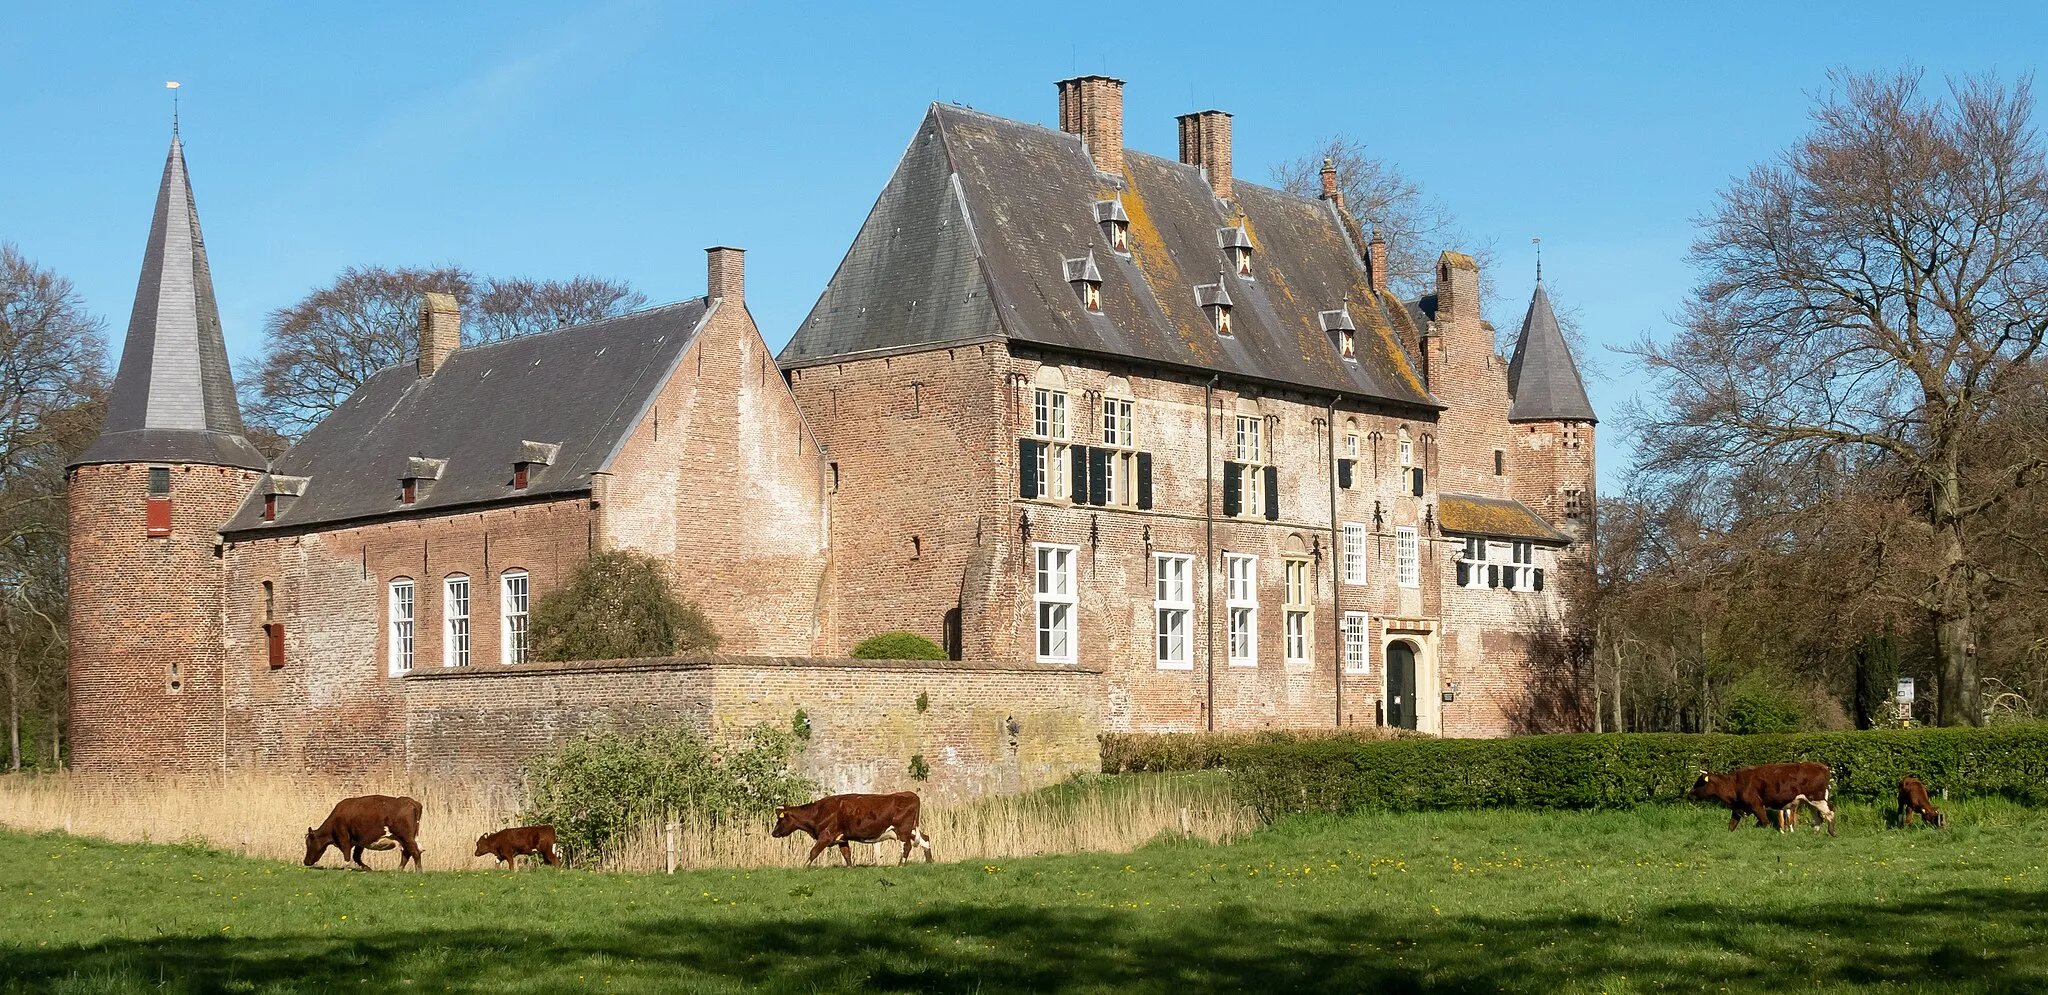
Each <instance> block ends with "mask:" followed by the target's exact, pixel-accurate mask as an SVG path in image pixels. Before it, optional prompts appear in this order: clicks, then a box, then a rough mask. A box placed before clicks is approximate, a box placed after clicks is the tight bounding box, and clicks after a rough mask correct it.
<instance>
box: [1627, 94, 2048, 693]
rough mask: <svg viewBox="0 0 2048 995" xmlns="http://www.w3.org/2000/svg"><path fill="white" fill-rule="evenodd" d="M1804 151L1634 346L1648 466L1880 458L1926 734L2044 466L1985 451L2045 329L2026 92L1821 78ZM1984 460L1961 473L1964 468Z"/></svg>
mask: <svg viewBox="0 0 2048 995" xmlns="http://www.w3.org/2000/svg"><path fill="white" fill-rule="evenodd" d="M1832 83H1833V89H1832V91H1831V92H1830V93H1828V94H1827V95H1826V96H1824V97H1823V98H1822V99H1821V100H1820V101H1819V103H1818V106H1817V107H1816V108H1815V110H1814V113H1813V120H1814V126H1813V129H1812V131H1811V132H1810V133H1809V134H1808V135H1807V137H1806V138H1805V139H1804V140H1803V141H1801V142H1799V143H1798V144H1797V145H1795V146H1793V147H1792V148H1791V149H1789V150H1788V151H1787V152H1786V153H1785V154H1784V155H1783V157H1782V158H1781V160H1780V161H1778V162H1776V163H1773V164H1767V165H1761V166H1758V167H1756V168H1755V169H1753V170H1752V171H1751V172H1750V173H1749V175H1748V176H1746V177H1744V178H1743V179H1741V180H1739V181H1737V182H1736V183H1735V184H1734V185H1733V186H1732V187H1731V188H1730V189H1728V190H1727V191H1726V192H1725V193H1724V194H1723V196H1722V200H1721V204H1720V206H1719V208H1718V209H1717V210H1716V211H1715V212H1714V213H1713V214H1712V215H1710V216H1708V217H1706V218H1705V219H1703V220H1702V221H1701V228H1702V231H1701V235H1700V237H1699V239H1698V241H1697V242H1696V243H1695V244H1694V246H1693V259H1694V261H1695V263H1696V264H1697V265H1698V266H1700V268H1701V269H1702V270H1703V271H1704V280H1703V283H1702V284H1701V286H1700V287H1699V288H1698V289H1697V290H1696V291H1695V292H1694V295H1693V299H1692V300H1691V302H1690V303H1689V305H1688V308H1687V311H1686V315H1685V325H1684V328H1683V329H1682V330H1681V331H1680V333H1679V334H1678V335H1677V336H1676V337H1675V338H1674V339H1673V340H1672V341H1671V342H1670V343H1669V344H1668V345H1660V344H1657V343H1654V342H1649V341H1645V342H1643V343H1642V344H1640V345H1639V346H1637V347H1636V349H1635V350H1634V351H1635V353H1636V355H1638V356H1639V357H1640V358H1641V359H1642V361H1643V362H1644V363H1645V364H1646V366H1647V367H1648V370H1649V372H1650V374H1651V375H1652V376H1653V377H1654V378H1655V379H1656V381H1657V382H1658V384H1659V385H1660V387H1661V388H1662V391H1663V399H1664V402H1665V404H1666V408H1665V410H1664V411H1662V412H1661V413H1658V414H1656V415H1655V416H1654V417H1652V418H1651V419H1650V420H1649V421H1648V422H1647V424H1646V425H1645V427H1644V434H1643V442H1644V452H1645V454H1646V462H1645V466H1646V468H1647V469H1648V470H1650V471H1651V472H1653V473H1654V472H1669V473H1699V472H1702V471H1707V470H1710V469H1718V470H1720V471H1723V472H1728V471H1735V472H1740V471H1743V470H1745V469H1753V468H1773V467H1798V466H1801V465H1809V464H1811V463H1813V462H1814V461H1817V460H1819V459H1822V458H1824V457H1837V456H1839V457H1840V458H1841V459H1842V460H1843V461H1844V462H1845V463H1848V462H1857V461H1858V457H1861V460H1860V461H1861V462H1865V463H1882V464H1884V465H1887V466H1889V467H1891V468H1892V469H1894V470H1895V471H1896V472H1897V473H1899V474H1900V475H1901V478H1902V479H1903V480H1905V481H1906V482H1907V483H1908V485H1909V486H1910V487H1911V488H1912V489H1913V491H1914V492H1915V494H1916V496H1917V498H1918V501H1917V502H1916V503H1917V507H1916V508H1915V509H1914V518H1915V527H1916V529H1917V530H1918V532H1919V533H1920V535H1921V538H1922V539H1923V542H1924V547H1925V555H1924V556H1921V557H1916V558H1914V559H1913V560H1912V561H1910V562H1905V563H1900V564H1898V566H1899V567H1900V569H1904V570H1909V571H1912V572H1914V574H1915V575H1916V576H1917V578H1918V580H1919V582H1920V583H1919V587H1918V593H1917V600H1918V605H1919V607H1920V609H1922V610H1924V611H1925V612H1926V613H1927V616H1928V618H1929V620H1930V625H1931V628H1932V629H1933V631H1934V634H1935V637H1936V643H1937V645H1938V647H1939V664H1940V677H1941V680H1940V688H1939V710H1938V717H1939V721H1940V722H1941V723H1942V724H1944V725H1957V724H1972V725H1974V724H1978V723H1981V722H1982V721H1983V712H1982V709H1981V707H1980V704H1979V701H1978V695H1979V691H1980V689H1979V681H1978V666H1977V660H1976V656H1975V655H1976V649H1977V646H1976V643H1977V638H1978V634H1979V633H1978V628H1979V624H1978V623H1979V615H1980V612H1981V610H1982V608H1983V606H1984V604H1985V601H1986V599H1987V597H1988V596H1989V595H1990V593H1991V591H1992V590H1993V588H1994V587H1996V586H1997V585H1999V584H2001V583H2004V582H2007V581H2009V580H2010V578H2007V577H2004V576H2001V575H2000V574H1999V573H1998V572H1997V571H1996V570H1995V569H1993V567H1992V565H1991V560H1990V559H1989V558H1988V557H1987V555H1986V548H1985V547H1986V546H1987V545H1989V544H1991V543H1993V542H1998V541H2002V540H2001V539H2000V538H1999V537H1997V536H1994V535H1991V534H1989V533H1988V531H1987V530H1988V527H1989V526H1990V525H1991V524H1992V523H1993V522H1995V520H1996V518H1997V516H1998V515H1999V514H2001V513H2002V512H2003V511H2004V510H2005V508H2006V505H2007V504H2008V503H2009V502H2011V501H2013V500H2014V499H2015V498H2017V497H2019V496H2020V495H2022V494H2024V493H2025V488H2026V486H2027V484H2028V483H2029V482H2031V481H2032V480H2034V479H2036V478H2038V477H2039V476H2040V475H2041V473H2042V470H2043V469H2044V467H2048V446H2044V440H2043V439H2042V438H2040V437H2039V436H2038V435H2033V436H2023V437H2020V438H2010V437H2008V438H2002V439H2000V440H1999V441H2000V444H1999V446H1998V448H1997V449H1996V450H1995V451H1994V450H1988V449H1987V448H1986V443H1987V442H1988V441H1990V440H1989V439H1988V438H1987V431H1986V430H1987V425H1988V424H1989V423H1990V422H1991V420H1992V418H1993V415H1994V414H1995V413H1996V412H1997V411H1998V410H2000V408H2001V406H2003V405H2008V404H2012V403H2017V402H2018V400H2019V399H2020V398H2021V397H2024V396H2034V395H2033V393H2032V392H2034V391H2036V390H2038V383H2039V380H2040V375H2041V369H2040V362H2039V360H2040V351H2041V344H2042V338H2043V334H2044V331H2048V261H2044V252H2048V168H2044V158H2043V146H2042V143H2041V141H2040V138H2039V136H2038V135H2037V134H2036V132H2035V131H2034V130H2033V129H2032V127H2031V115H2032V110H2033V100H2032V94H2031V85H2030V83H2029V81H2027V80H2021V81H2019V82H2018V83H2016V84H2014V85H2012V86H2007V85H2005V84H2003V83H2001V82H1999V81H1997V80H1995V79H1991V78H1977V79H1970V80H1966V81H1962V82H1957V83H1952V84H1951V85H1950V86H1949V87H1948V88H1947V90H1946V92H1945V93H1943V94H1937V95H1933V96H1930V95H1929V94H1927V93H1926V92H1924V91H1923V89H1922V85H1921V78H1920V76H1919V75H1918V74H1914V73H1902V74H1896V75H1889V76H1865V75H1838V76H1835V77H1833V78H1832ZM1994 455H1995V458H1996V459H1997V461H1998V462H1997V465H1996V466H1995V467H1993V468H1990V469H1988V470H1986V471H1983V472H1977V473H1971V472H1970V470H1971V466H1970V463H1971V461H1972V460H1973V459H1988V458H1992V457H1993V456H1994Z"/></svg>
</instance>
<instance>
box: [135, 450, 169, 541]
mask: <svg viewBox="0 0 2048 995" xmlns="http://www.w3.org/2000/svg"><path fill="white" fill-rule="evenodd" d="M142 534H143V535H145V536H150V537H154V538H162V537H164V536H167V535H170V534H171V468H170V467H167V466H153V467H150V468H149V500H147V501H145V502H143V520H142Z"/></svg>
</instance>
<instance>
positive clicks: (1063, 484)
mask: <svg viewBox="0 0 2048 995" xmlns="http://www.w3.org/2000/svg"><path fill="white" fill-rule="evenodd" d="M1071 413H1072V412H1071V410H1070V409H1069V407H1068V404H1067V392H1066V391H1063V390H1057V389H1055V388H1052V387H1033V388H1032V389H1031V434H1032V436H1034V437H1035V438H1037V439H1038V440H1039V441H1040V445H1039V447H1038V458H1037V460H1036V463H1037V465H1036V466H1035V467H1033V470H1034V472H1036V473H1037V475H1038V486H1037V488H1036V489H1035V490H1034V491H1033V493H1035V494H1037V495H1038V496H1039V497H1042V498H1063V497H1066V496H1067V491H1069V490H1071V489H1072V487H1073V479H1074V476H1073V474H1071V473H1069V472H1067V460H1069V459H1072V458H1073V453H1072V450H1071V447H1069V446H1068V445H1067V442H1068V440H1069V439H1070V438H1071V437H1072V429H1073V425H1072V421H1071V420H1070V418H1069V415H1070V414H1071Z"/></svg>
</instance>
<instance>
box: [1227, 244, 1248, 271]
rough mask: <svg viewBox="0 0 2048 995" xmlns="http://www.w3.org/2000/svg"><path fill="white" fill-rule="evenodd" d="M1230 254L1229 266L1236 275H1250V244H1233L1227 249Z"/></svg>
mask: <svg viewBox="0 0 2048 995" xmlns="http://www.w3.org/2000/svg"><path fill="white" fill-rule="evenodd" d="M1227 251H1228V252H1229V254H1230V268H1231V269H1234V270H1236V271H1237V275H1238V276H1250V275H1252V250H1251V247H1250V246H1244V245H1234V246H1231V247H1230V249H1229V250H1227Z"/></svg>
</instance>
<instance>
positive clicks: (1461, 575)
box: [1458, 560, 1472, 587]
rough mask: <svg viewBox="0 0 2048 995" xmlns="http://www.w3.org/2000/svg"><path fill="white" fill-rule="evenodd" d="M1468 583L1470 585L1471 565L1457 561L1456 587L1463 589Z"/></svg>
mask: <svg viewBox="0 0 2048 995" xmlns="http://www.w3.org/2000/svg"><path fill="white" fill-rule="evenodd" d="M1470 583H1472V564H1470V563H1467V562H1465V561H1464V560H1459V561H1458V586H1459V587H1464V586H1465V585H1467V584H1470Z"/></svg>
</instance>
